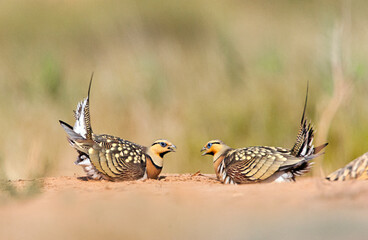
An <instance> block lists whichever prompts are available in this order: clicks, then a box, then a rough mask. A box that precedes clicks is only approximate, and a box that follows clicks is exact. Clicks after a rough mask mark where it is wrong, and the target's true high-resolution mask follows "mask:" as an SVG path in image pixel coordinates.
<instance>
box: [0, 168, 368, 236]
mask: <svg viewBox="0 0 368 240" xmlns="http://www.w3.org/2000/svg"><path fill="white" fill-rule="evenodd" d="M39 181H40V182H42V183H43V186H42V189H41V193H40V194H36V195H34V196H33V197H29V198H14V197H10V196H8V194H6V193H2V195H0V196H1V197H2V198H0V200H2V201H1V202H0V203H1V204H0V219H1V220H0V239H101V238H102V239H147V238H148V239H271V238H272V239H278V238H282V239H295V238H297V239H312V238H313V239H316V238H315V237H316V236H319V237H318V238H317V239H330V238H334V239H367V236H368V235H367V234H368V223H367V221H366V220H365V215H366V214H367V213H368V203H367V200H368V184H367V182H365V181H361V182H358V181H350V182H328V181H325V180H323V179H317V178H314V179H312V178H300V179H298V181H297V182H295V183H269V184H252V185H238V186H229V185H223V184H220V183H219V182H218V181H217V180H215V179H214V176H213V175H202V174H199V175H196V176H193V175H190V174H183V175H176V174H172V175H168V176H164V177H162V178H161V179H160V180H146V181H136V182H107V181H84V180H82V179H78V178H76V177H59V178H45V179H40V180H39ZM13 183H14V185H16V186H17V187H19V188H22V187H23V186H24V185H26V184H27V183H29V181H22V180H19V181H14V182H13Z"/></svg>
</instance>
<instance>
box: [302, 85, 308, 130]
mask: <svg viewBox="0 0 368 240" xmlns="http://www.w3.org/2000/svg"><path fill="white" fill-rule="evenodd" d="M308 92H309V81H308V82H307V93H306V94H305V102H304V109H303V115H302V119H301V120H300V124H303V122H304V120H305V110H306V109H307V102H308Z"/></svg>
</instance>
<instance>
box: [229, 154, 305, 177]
mask: <svg viewBox="0 0 368 240" xmlns="http://www.w3.org/2000/svg"><path fill="white" fill-rule="evenodd" d="M301 161H303V160H302V159H300V158H297V157H295V156H293V155H291V154H290V150H288V149H283V148H275V147H249V148H243V149H235V150H232V151H230V152H228V154H227V155H226V157H225V159H224V165H225V171H226V174H227V175H228V176H229V177H230V178H232V179H233V180H234V182H236V183H247V182H260V181H264V180H267V179H268V178H270V177H271V176H273V175H275V174H276V173H278V172H280V173H281V172H283V171H286V170H288V169H290V168H293V167H295V166H296V165H297V164H298V163H299V162H301Z"/></svg>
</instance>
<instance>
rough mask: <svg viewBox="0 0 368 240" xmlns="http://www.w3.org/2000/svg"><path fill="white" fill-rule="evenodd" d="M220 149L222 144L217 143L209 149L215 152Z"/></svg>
mask: <svg viewBox="0 0 368 240" xmlns="http://www.w3.org/2000/svg"><path fill="white" fill-rule="evenodd" d="M220 150H221V146H220V145H219V144H215V145H212V147H211V148H210V149H209V150H208V151H209V152H213V154H216V153H218V152H219V151H220Z"/></svg>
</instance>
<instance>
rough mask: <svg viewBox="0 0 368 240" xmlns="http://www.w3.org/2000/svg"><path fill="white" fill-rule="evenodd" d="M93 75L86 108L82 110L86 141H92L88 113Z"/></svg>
mask: <svg viewBox="0 0 368 240" xmlns="http://www.w3.org/2000/svg"><path fill="white" fill-rule="evenodd" d="M93 74H94V72H92V74H91V80H90V81H89V87H88V95H87V102H86V106H85V109H84V122H85V126H86V139H92V126H91V116H90V112H89V95H90V92H91V86H92V79H93Z"/></svg>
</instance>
